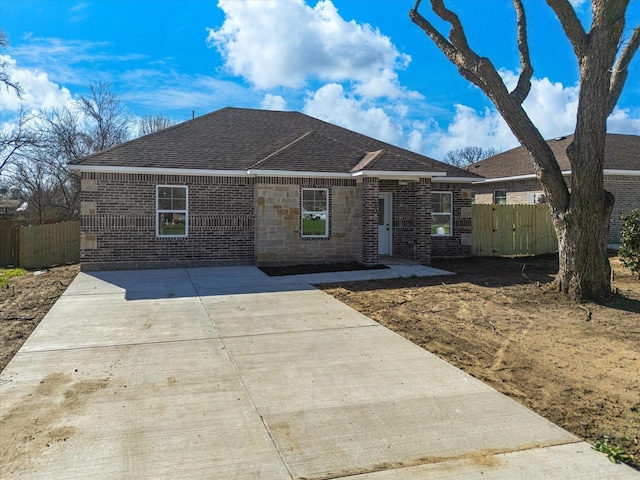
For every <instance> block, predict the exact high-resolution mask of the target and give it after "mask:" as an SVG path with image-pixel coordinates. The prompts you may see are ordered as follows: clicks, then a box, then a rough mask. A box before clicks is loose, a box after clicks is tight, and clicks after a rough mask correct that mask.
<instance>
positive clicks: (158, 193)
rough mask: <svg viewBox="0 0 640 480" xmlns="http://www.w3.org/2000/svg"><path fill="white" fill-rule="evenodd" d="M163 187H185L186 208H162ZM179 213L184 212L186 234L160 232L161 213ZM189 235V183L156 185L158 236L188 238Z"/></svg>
mask: <svg viewBox="0 0 640 480" xmlns="http://www.w3.org/2000/svg"><path fill="white" fill-rule="evenodd" d="M161 188H184V190H185V205H184V206H185V208H184V210H183V209H161V208H160V189H161ZM161 213H177V214H184V235H162V234H160V214H161ZM188 236H189V187H188V186H187V185H156V237H158V238H187V237H188Z"/></svg>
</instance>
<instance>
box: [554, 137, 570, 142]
mask: <svg viewBox="0 0 640 480" xmlns="http://www.w3.org/2000/svg"><path fill="white" fill-rule="evenodd" d="M566 138H567V137H564V136H563V137H558V138H556V142H559V141H561V140H566Z"/></svg>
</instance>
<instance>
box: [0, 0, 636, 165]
mask: <svg viewBox="0 0 640 480" xmlns="http://www.w3.org/2000/svg"><path fill="white" fill-rule="evenodd" d="M413 3H414V2H413V0H368V1H365V0H323V1H319V2H318V1H316V0H307V1H306V2H305V1H303V0H298V1H295V0H294V1H285V0H277V1H267V0H264V1H262V0H251V1H241V0H220V1H216V0H86V1H71V0H2V2H0V28H2V29H3V30H4V32H5V33H6V34H7V36H8V37H9V40H10V42H11V46H10V47H9V48H7V49H4V50H2V51H0V55H3V56H4V58H5V60H7V61H8V62H9V69H10V71H9V73H11V74H12V75H13V77H14V79H16V80H18V81H19V82H20V83H21V84H22V86H23V88H24V90H25V93H26V95H25V98H24V100H23V101H22V105H23V106H25V107H27V108H36V109H37V108H43V107H54V106H56V105H62V104H66V103H72V102H73V99H74V97H76V96H77V95H79V94H86V93H87V90H88V86H89V84H91V83H97V82H100V81H105V82H110V83H111V84H112V89H113V91H114V92H115V93H117V94H118V95H119V96H120V97H121V98H122V99H123V101H124V103H125V104H126V105H127V107H128V108H129V110H130V111H131V113H132V114H134V115H135V116H142V115H145V114H164V115H167V116H169V117H171V118H172V119H174V120H176V121H184V120H188V119H189V118H191V114H192V111H195V114H196V115H202V114H205V113H208V112H210V111H213V110H217V109H219V108H222V107H225V106H236V107H248V108H269V109H285V110H298V111H303V112H305V113H308V114H310V115H313V116H316V117H318V118H322V119H324V120H327V121H330V122H333V123H336V124H339V125H342V126H345V127H347V128H350V129H352V130H357V131H360V132H362V133H365V134H367V135H371V136H374V137H377V138H380V139H382V140H385V141H388V142H390V143H394V144H397V145H400V146H403V147H405V148H409V149H412V150H415V151H419V152H421V153H425V154H427V155H431V156H433V157H435V158H439V159H440V158H442V157H443V156H444V154H445V153H446V152H447V151H449V150H451V149H454V148H461V147H464V146H467V145H478V146H483V147H494V148H498V149H500V150H506V149H509V148H511V147H514V146H516V145H517V143H516V142H515V140H514V139H513V137H512V136H511V134H510V132H509V130H508V128H507V127H506V125H505V124H504V122H502V120H501V119H500V117H499V115H498V114H497V113H496V112H495V109H494V108H493V107H492V106H491V104H490V102H489V101H488V100H487V99H486V98H485V97H484V95H483V94H482V93H481V92H480V91H479V90H478V89H477V88H476V87H474V86H471V85H470V84H469V83H468V82H467V81H466V80H464V79H462V78H461V77H460V76H459V75H458V73H457V71H456V69H455V68H454V67H452V66H451V65H450V64H449V63H448V61H447V60H446V59H445V58H444V56H443V55H442V54H441V53H440V51H439V50H437V48H436V47H435V46H433V45H432V44H431V42H430V40H429V39H428V38H427V37H426V36H425V35H424V33H423V32H422V31H421V30H419V29H418V27H416V26H415V25H413V24H412V23H411V21H410V20H409V16H408V12H409V10H410V9H411V7H412V6H413ZM572 3H573V4H574V5H575V7H576V9H577V10H578V12H579V13H580V16H581V18H583V19H584V21H585V22H588V19H589V5H588V3H589V2H585V1H584V0H572ZM631 3H632V5H631V6H630V9H629V12H628V18H627V26H628V29H627V32H628V35H630V33H631V30H632V28H633V27H635V26H636V25H637V24H638V23H640V5H638V4H639V3H640V2H638V1H636V0H634V1H632V2H631ZM447 5H450V7H451V8H452V9H453V10H455V11H457V12H458V13H459V14H460V16H461V18H462V21H463V23H464V24H465V26H466V28H467V34H468V37H469V40H470V43H471V45H472V46H473V47H474V48H476V50H477V51H478V53H480V54H481V55H485V56H488V57H490V58H491V59H492V61H493V63H494V65H496V67H497V68H498V69H500V70H501V71H502V75H503V78H505V80H506V82H507V83H509V82H513V81H514V79H515V78H516V75H517V72H518V52H517V48H516V44H515V17H514V13H513V8H512V4H511V1H509V0H482V1H470V0H450V1H449V2H447ZM525 7H526V8H527V14H528V19H529V35H530V48H531V56H532V60H533V64H534V69H535V73H534V81H533V89H532V92H531V95H530V98H529V99H528V100H527V102H526V103H525V106H526V108H527V111H528V112H529V114H530V116H531V117H532V118H533V119H534V122H535V123H536V125H537V126H538V128H540V129H541V131H542V133H543V135H545V136H546V137H549V138H551V137H555V136H559V135H563V134H567V133H570V132H571V131H572V129H573V126H574V123H575V109H576V105H577V79H578V74H577V65H576V61H575V57H574V56H573V52H572V50H571V47H570V45H569V43H568V42H567V40H566V38H565V37H564V34H563V33H562V30H561V28H560V25H559V22H558V21H557V19H556V18H555V17H554V15H553V13H552V12H551V10H550V9H549V7H547V5H546V3H545V2H543V1H542V0H525ZM421 11H422V12H423V14H424V15H425V16H426V15H427V14H428V13H429V5H428V2H427V1H425V2H423V5H422V9H421ZM19 106H20V102H19V101H18V99H17V98H15V97H14V96H12V95H11V93H7V92H5V91H2V92H0V121H2V122H3V124H4V127H6V126H7V125H8V124H10V123H11V121H12V118H14V117H15V114H16V112H17V111H18V109H19ZM609 131H611V132H617V133H633V134H640V58H637V59H635V60H634V62H633V64H632V66H631V69H630V75H629V78H628V80H627V84H626V87H625V90H624V92H623V95H622V97H621V99H620V101H619V104H618V109H617V110H616V111H615V112H614V114H613V115H612V117H611V119H610V122H609Z"/></svg>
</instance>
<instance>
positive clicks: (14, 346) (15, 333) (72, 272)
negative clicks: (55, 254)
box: [0, 265, 80, 371]
mask: <svg viewBox="0 0 640 480" xmlns="http://www.w3.org/2000/svg"><path fill="white" fill-rule="evenodd" d="M79 270H80V268H79V266H78V265H68V266H64V267H55V268H50V269H48V270H42V272H44V273H41V274H38V275H34V273H35V272H27V273H26V274H25V275H22V276H19V277H13V278H11V279H9V284H8V286H6V287H3V288H2V289H0V371H1V370H3V369H4V367H6V366H7V363H9V361H10V360H11V359H12V358H13V356H14V355H15V354H16V352H17V351H18V350H20V347H21V346H22V344H23V343H24V342H25V341H26V340H27V338H29V335H31V332H32V331H33V329H34V328H36V327H37V326H38V323H40V320H42V319H43V318H44V316H45V315H46V313H47V312H48V311H49V309H50V308H51V307H52V306H53V304H54V303H56V300H57V299H58V297H59V296H60V295H62V293H63V292H64V291H65V290H66V288H67V286H68V285H69V284H70V283H71V281H72V280H73V279H74V278H75V276H76V274H77V273H78V271H79Z"/></svg>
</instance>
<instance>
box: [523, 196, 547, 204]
mask: <svg viewBox="0 0 640 480" xmlns="http://www.w3.org/2000/svg"><path fill="white" fill-rule="evenodd" d="M545 201H546V199H545V196H544V193H530V194H529V195H527V203H528V204H529V205H535V204H538V203H545Z"/></svg>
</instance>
